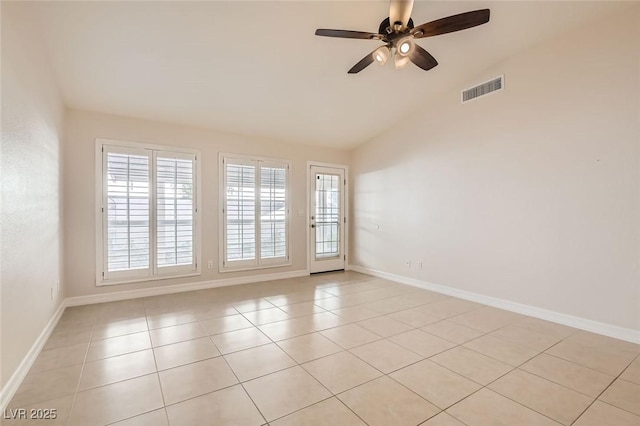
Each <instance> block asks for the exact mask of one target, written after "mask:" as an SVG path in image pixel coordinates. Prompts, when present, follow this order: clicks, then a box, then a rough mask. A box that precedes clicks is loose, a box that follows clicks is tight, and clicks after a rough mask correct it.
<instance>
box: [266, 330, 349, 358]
mask: <svg viewBox="0 0 640 426" xmlns="http://www.w3.org/2000/svg"><path fill="white" fill-rule="evenodd" d="M278 346H280V347H281V348H282V349H284V351H285V352H286V353H288V354H289V355H290V356H291V357H292V358H293V359H294V360H296V361H297V362H299V363H303V362H307V361H311V360H314V359H317V358H321V357H323V356H327V355H331V354H334V353H336V352H340V351H342V348H341V347H340V346H338V345H337V344H335V343H333V342H332V341H331V340H329V339H327V338H326V337H324V336H323V335H322V334H320V333H311V334H305V335H303V336H298V337H294V338H292V339H287V340H280V341H279V342H278Z"/></svg>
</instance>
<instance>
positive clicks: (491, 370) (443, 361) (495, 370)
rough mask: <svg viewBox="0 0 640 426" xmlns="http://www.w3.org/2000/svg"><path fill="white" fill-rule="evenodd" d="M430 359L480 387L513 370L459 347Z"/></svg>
mask: <svg viewBox="0 0 640 426" xmlns="http://www.w3.org/2000/svg"><path fill="white" fill-rule="evenodd" d="M430 359H431V361H433V362H436V363H438V364H440V365H441V366H443V367H446V368H448V369H449V370H453V371H455V372H456V373H458V374H461V375H462V376H464V377H466V378H467V379H470V380H473V381H474V382H476V383H479V384H481V385H487V384H488V383H490V382H492V381H494V380H495V379H497V378H498V377H500V376H502V375H504V374H506V373H508V372H509V371H511V370H512V368H513V367H511V366H510V365H508V364H505V363H503V362H500V361H497V360H495V359H493V358H489V357H488V356H485V355H482V354H480V353H478V352H475V351H472V350H470V349H467V348H463V347H461V346H458V347H456V348H453V349H449V350H448V351H446V352H443V353H441V354H438V355H436V356H434V357H431V358H430Z"/></svg>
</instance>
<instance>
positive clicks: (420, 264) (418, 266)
mask: <svg viewBox="0 0 640 426" xmlns="http://www.w3.org/2000/svg"><path fill="white" fill-rule="evenodd" d="M416 266H417V268H418V269H419V270H422V260H418V261H417V262H416Z"/></svg>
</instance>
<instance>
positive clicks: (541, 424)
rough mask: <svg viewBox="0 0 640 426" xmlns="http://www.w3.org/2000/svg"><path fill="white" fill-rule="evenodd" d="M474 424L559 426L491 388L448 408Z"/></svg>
mask: <svg viewBox="0 0 640 426" xmlns="http://www.w3.org/2000/svg"><path fill="white" fill-rule="evenodd" d="M447 413H448V414H450V415H452V416H453V417H455V418H456V419H458V420H460V421H461V422H463V423H465V424H467V425H472V426H515V425H518V426H558V425H559V424H560V423H557V422H555V421H553V420H551V419H550V418H548V417H545V416H543V415H542V414H539V413H536V412H535V411H533V410H531V409H529V408H527V407H524V406H522V405H520V404H518V403H517V402H514V401H512V400H510V399H508V398H505V397H503V396H501V395H499V394H497V393H495V392H493V391H491V390H489V389H486V388H484V389H481V390H479V391H478V392H476V393H474V394H473V395H471V396H470V397H468V398H466V399H463V400H462V401H460V402H459V403H457V404H456V405H454V406H453V407H451V408H449V409H448V410H447Z"/></svg>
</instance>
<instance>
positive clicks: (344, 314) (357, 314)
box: [331, 306, 380, 322]
mask: <svg viewBox="0 0 640 426" xmlns="http://www.w3.org/2000/svg"><path fill="white" fill-rule="evenodd" d="M331 312H332V313H334V314H336V315H338V316H339V317H340V318H343V319H345V320H347V321H349V322H355V321H362V320H365V319H367V318H373V317H377V316H379V315H380V314H379V313H377V312H376V311H372V310H371V309H367V308H364V307H362V306H350V307H348V308H342V309H336V310H335V311H331Z"/></svg>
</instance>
